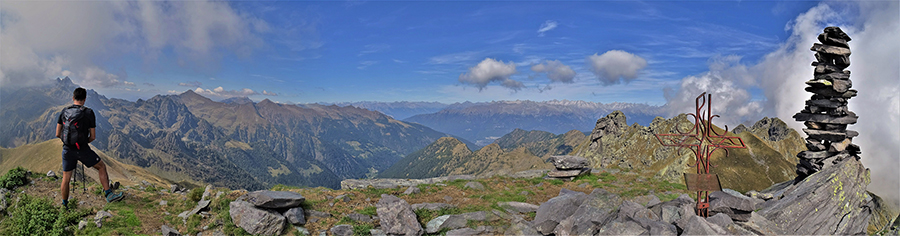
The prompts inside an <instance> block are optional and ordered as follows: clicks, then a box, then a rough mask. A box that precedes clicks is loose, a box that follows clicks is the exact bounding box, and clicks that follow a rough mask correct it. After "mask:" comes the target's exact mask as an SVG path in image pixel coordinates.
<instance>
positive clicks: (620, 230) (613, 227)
mask: <svg viewBox="0 0 900 236" xmlns="http://www.w3.org/2000/svg"><path fill="white" fill-rule="evenodd" d="M646 233H649V231H647V229H644V227H641V225H640V224H638V223H637V222H634V221H630V220H628V221H619V220H616V221H613V222H611V223H609V224H607V225H604V226H603V227H602V228H600V230H599V231H597V234H596V235H642V234H646Z"/></svg>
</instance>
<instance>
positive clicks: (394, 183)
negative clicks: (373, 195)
mask: <svg viewBox="0 0 900 236" xmlns="http://www.w3.org/2000/svg"><path fill="white" fill-rule="evenodd" d="M458 179H464V180H475V176H474V175H452V176H443V177H434V178H427V179H345V180H342V181H341V189H342V190H350V189H365V188H369V187H372V188H376V189H385V188H397V187H400V186H403V187H410V186H418V185H420V184H438V183H441V182H447V181H453V180H458Z"/></svg>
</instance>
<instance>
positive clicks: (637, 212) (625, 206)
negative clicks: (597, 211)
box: [616, 201, 661, 221]
mask: <svg viewBox="0 0 900 236" xmlns="http://www.w3.org/2000/svg"><path fill="white" fill-rule="evenodd" d="M616 215H617V217H618V218H620V219H627V220H639V219H640V220H649V221H657V220H661V219H660V217H659V215H657V214H656V213H654V212H653V211H651V210H650V209H647V208H646V207H644V206H641V204H638V203H636V202H632V201H625V202H622V205H621V206H619V211H618V212H617V213H616Z"/></svg>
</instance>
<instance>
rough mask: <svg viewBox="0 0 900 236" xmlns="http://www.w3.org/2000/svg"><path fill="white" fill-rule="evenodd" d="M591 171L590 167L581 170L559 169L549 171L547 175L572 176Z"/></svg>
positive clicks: (552, 176)
mask: <svg viewBox="0 0 900 236" xmlns="http://www.w3.org/2000/svg"><path fill="white" fill-rule="evenodd" d="M590 172H591V169H590V168H584V169H580V170H557V171H550V172H547V176H549V177H551V178H570V177H576V176H580V175H584V174H587V173H590Z"/></svg>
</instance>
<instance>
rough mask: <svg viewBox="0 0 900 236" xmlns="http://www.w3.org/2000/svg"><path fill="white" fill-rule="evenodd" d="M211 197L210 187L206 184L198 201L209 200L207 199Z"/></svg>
mask: <svg viewBox="0 0 900 236" xmlns="http://www.w3.org/2000/svg"><path fill="white" fill-rule="evenodd" d="M211 195H212V185H210V184H207V185H206V189H204V190H203V196H201V197H200V200H201V201H203V200H210V199H209V197H211Z"/></svg>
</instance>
